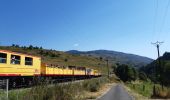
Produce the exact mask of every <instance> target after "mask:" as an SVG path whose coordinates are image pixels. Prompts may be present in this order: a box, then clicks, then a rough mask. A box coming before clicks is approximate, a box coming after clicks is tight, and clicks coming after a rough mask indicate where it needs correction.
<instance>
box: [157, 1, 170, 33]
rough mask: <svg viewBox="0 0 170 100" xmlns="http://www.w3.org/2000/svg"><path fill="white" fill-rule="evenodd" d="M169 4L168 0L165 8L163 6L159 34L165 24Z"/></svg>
mask: <svg viewBox="0 0 170 100" xmlns="http://www.w3.org/2000/svg"><path fill="white" fill-rule="evenodd" d="M169 5H170V0H168V4H167V6H166V8H165V12H164V15H163V19H162V23H161V26H160V31H159V34H161V32H162V29H163V26H164V24H165V20H166V16H167V14H168V8H169Z"/></svg>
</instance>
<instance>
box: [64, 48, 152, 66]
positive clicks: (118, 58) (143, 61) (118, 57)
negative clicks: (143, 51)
mask: <svg viewBox="0 0 170 100" xmlns="http://www.w3.org/2000/svg"><path fill="white" fill-rule="evenodd" d="M66 53H69V54H76V55H83V56H94V57H102V58H104V59H109V60H110V61H111V63H121V64H130V65H132V66H134V67H137V68H138V67H142V66H145V65H147V64H149V63H151V62H152V61H153V59H151V58H148V57H144V56H139V55H136V54H129V53H124V52H118V51H112V50H92V51H78V50H70V51H66Z"/></svg>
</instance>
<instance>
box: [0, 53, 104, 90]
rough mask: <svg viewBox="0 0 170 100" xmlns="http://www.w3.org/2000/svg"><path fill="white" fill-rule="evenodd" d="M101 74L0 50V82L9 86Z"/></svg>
mask: <svg viewBox="0 0 170 100" xmlns="http://www.w3.org/2000/svg"><path fill="white" fill-rule="evenodd" d="M99 76H101V74H100V73H99V72H98V71H97V70H94V69H89V68H85V67H76V66H67V67H65V66H59V65H52V64H44V63H42V62H41V57H37V56H32V55H27V54H22V53H17V52H11V51H7V50H0V80H2V79H9V80H10V83H11V84H10V85H11V86H13V87H16V86H17V85H22V84H25V85H31V84H32V82H33V79H34V78H35V77H36V78H37V77H38V78H50V79H53V80H55V79H63V78H69V79H71V78H90V77H99Z"/></svg>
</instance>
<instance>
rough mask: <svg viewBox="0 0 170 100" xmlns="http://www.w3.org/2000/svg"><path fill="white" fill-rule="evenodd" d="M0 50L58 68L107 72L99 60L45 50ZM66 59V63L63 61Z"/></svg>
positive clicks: (14, 48) (3, 47)
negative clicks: (82, 68) (66, 67)
mask: <svg viewBox="0 0 170 100" xmlns="http://www.w3.org/2000/svg"><path fill="white" fill-rule="evenodd" d="M0 49H2V50H10V51H15V52H19V53H24V54H30V55H35V56H40V57H41V58H42V62H44V63H49V64H57V65H60V66H68V65H75V66H85V67H88V68H93V69H97V70H99V71H101V72H102V73H106V72H107V68H106V64H105V61H101V60H100V59H99V58H94V57H84V56H79V55H71V54H67V53H64V52H61V51H55V50H45V49H43V50H40V49H32V50H30V49H24V48H17V47H7V46H0ZM40 52H43V54H40ZM47 52H48V53H47ZM50 54H54V55H55V56H54V57H52V56H50ZM66 59H67V61H65V60H66Z"/></svg>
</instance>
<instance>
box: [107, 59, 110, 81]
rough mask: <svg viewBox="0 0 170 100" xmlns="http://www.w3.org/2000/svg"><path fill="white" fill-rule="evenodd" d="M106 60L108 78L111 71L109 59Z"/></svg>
mask: <svg viewBox="0 0 170 100" xmlns="http://www.w3.org/2000/svg"><path fill="white" fill-rule="evenodd" d="M106 62H107V71H108V78H109V76H110V71H109V60H108V59H106Z"/></svg>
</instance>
